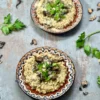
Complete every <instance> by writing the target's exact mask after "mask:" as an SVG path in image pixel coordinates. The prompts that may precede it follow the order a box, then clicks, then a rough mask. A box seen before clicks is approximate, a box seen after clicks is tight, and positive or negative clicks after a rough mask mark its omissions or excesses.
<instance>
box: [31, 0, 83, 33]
mask: <svg viewBox="0 0 100 100" xmlns="http://www.w3.org/2000/svg"><path fill="white" fill-rule="evenodd" d="M37 1H38V0H34V1H33V3H32V4H31V9H30V15H31V19H32V20H33V22H34V23H35V25H36V26H38V27H39V28H41V29H42V30H44V31H46V32H49V33H53V34H62V33H65V32H68V31H70V30H72V29H73V28H75V27H76V26H77V25H78V24H79V23H80V21H81V19H82V16H83V7H82V4H81V2H80V0H73V2H74V3H75V4H76V9H77V14H76V17H75V19H74V21H73V22H71V23H70V24H69V25H68V26H67V27H66V28H65V29H60V30H59V31H53V30H52V29H47V28H46V27H45V26H43V25H41V24H40V23H39V22H38V21H37V18H36V17H35V16H36V14H35V8H34V4H35V3H36V2H37Z"/></svg>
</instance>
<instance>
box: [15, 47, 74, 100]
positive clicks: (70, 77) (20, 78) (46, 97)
mask: <svg viewBox="0 0 100 100" xmlns="http://www.w3.org/2000/svg"><path fill="white" fill-rule="evenodd" d="M43 52H50V53H52V54H54V55H59V56H61V57H62V58H63V59H64V61H65V65H66V67H67V70H68V74H67V76H66V80H65V83H64V84H63V86H61V87H60V88H59V89H58V90H57V91H54V92H50V93H47V94H40V93H38V92H37V91H36V90H32V89H31V87H30V86H29V85H28V84H26V83H25V78H24V75H23V72H24V70H23V66H24V63H25V60H26V59H28V58H29V57H30V56H32V55H34V54H35V53H39V54H40V53H43ZM74 78H75V67H74V65H73V62H72V61H71V59H70V58H69V57H68V55H67V54H66V53H64V52H62V51H60V50H58V49H55V48H51V47H39V48H36V49H33V50H31V51H29V52H28V53H26V54H25V55H24V56H23V57H22V58H21V60H20V61H19V63H18V66H17V69H16V79H17V82H18V84H19V86H20V87H21V89H22V90H23V91H24V92H25V93H26V94H27V95H29V96H31V97H33V98H36V99H40V100H50V99H55V98H58V97H60V96H62V95H63V94H64V93H65V92H67V91H68V90H69V88H70V87H71V85H72V84H73V81H74Z"/></svg>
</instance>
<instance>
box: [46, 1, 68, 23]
mask: <svg viewBox="0 0 100 100" xmlns="http://www.w3.org/2000/svg"><path fill="white" fill-rule="evenodd" d="M46 10H47V12H48V13H49V16H51V17H53V18H54V20H56V21H59V20H61V19H63V18H65V14H66V13H67V12H68V9H65V7H64V3H63V2H62V1H61V0H55V2H48V3H47V5H46Z"/></svg>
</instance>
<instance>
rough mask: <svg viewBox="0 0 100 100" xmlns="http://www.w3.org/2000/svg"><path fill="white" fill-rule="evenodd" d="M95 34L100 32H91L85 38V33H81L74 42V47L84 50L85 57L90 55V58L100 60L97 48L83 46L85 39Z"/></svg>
mask: <svg viewBox="0 0 100 100" xmlns="http://www.w3.org/2000/svg"><path fill="white" fill-rule="evenodd" d="M97 33H100V31H96V32H93V33H91V34H89V35H87V36H86V34H85V32H83V33H81V35H80V36H79V38H78V39H77V41H76V47H77V48H84V52H85V53H86V55H87V56H89V55H92V57H95V58H97V59H100V50H98V49H97V48H92V47H91V46H90V45H89V44H85V43H86V40H87V39H88V40H89V38H90V37H91V36H93V35H95V34H97Z"/></svg>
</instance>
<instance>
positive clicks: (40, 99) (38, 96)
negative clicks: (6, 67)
mask: <svg viewBox="0 0 100 100" xmlns="http://www.w3.org/2000/svg"><path fill="white" fill-rule="evenodd" d="M41 48H44V49H46V48H49V49H54V50H58V51H59V52H60V53H64V55H65V56H66V57H68V59H69V60H70V61H71V66H73V70H74V71H73V72H74V73H73V79H72V81H71V83H70V84H69V86H68V88H67V89H66V91H64V92H63V93H60V94H59V95H57V96H55V97H53V98H50V99H56V98H58V97H60V96H62V95H63V94H65V93H66V92H67V91H68V90H69V89H70V88H71V87H72V85H73V83H74V81H75V75H76V70H75V66H74V63H73V62H72V60H71V58H70V57H69V56H68V55H67V54H66V53H65V52H63V51H62V50H59V49H57V48H54V47H49V46H43V47H37V48H34V49H32V50H30V51H28V52H27V53H26V54H28V53H30V52H31V51H33V50H37V49H41ZM26 54H24V55H23V56H22V57H21V59H20V61H19V62H18V65H17V68H16V81H17V83H18V85H19V87H20V88H21V89H22V91H23V92H24V93H25V94H27V95H28V96H30V97H32V98H35V99H39V100H48V99H47V98H46V99H45V96H42V98H41V97H40V96H41V94H39V95H37V94H35V95H36V96H37V97H36V96H34V97H33V96H32V95H31V94H29V93H27V92H26V91H25V89H23V88H22V86H21V84H20V82H19V77H18V72H19V71H18V68H19V63H20V62H21V60H22V58H23V57H24V56H25V55H26ZM65 85H66V84H65ZM64 88H65V87H64ZM62 89H63V88H61V90H62ZM58 90H59V89H58ZM56 93H58V92H56ZM48 97H50V96H48ZM50 99H49V100H50Z"/></svg>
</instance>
